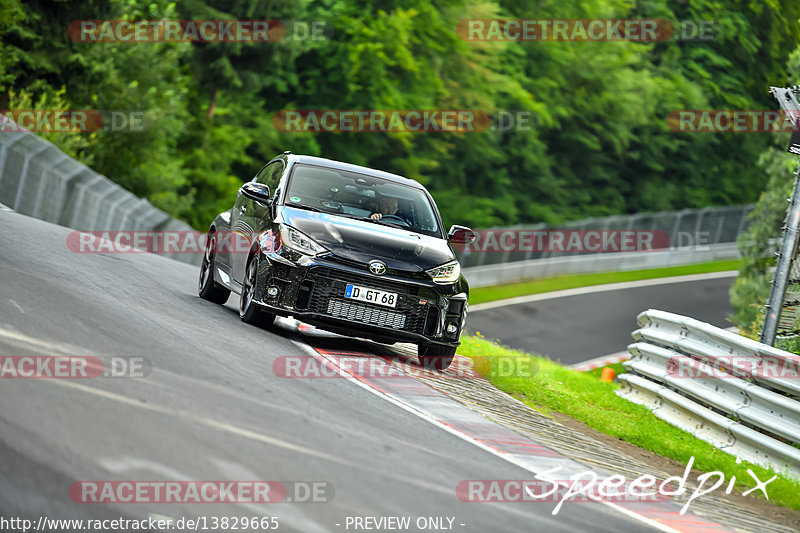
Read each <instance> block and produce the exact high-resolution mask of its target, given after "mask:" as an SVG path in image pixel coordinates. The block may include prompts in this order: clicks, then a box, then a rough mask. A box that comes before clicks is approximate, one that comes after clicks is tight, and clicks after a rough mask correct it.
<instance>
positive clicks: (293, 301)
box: [254, 253, 468, 346]
mask: <svg viewBox="0 0 800 533" xmlns="http://www.w3.org/2000/svg"><path fill="white" fill-rule="evenodd" d="M292 259H294V260H290V259H288V258H287V257H285V256H284V255H282V254H276V253H267V254H264V253H262V254H259V267H258V277H257V280H256V291H255V300H254V301H255V303H256V304H257V305H259V306H260V307H261V308H262V309H263V310H264V311H267V312H269V313H274V314H277V315H282V316H293V317H294V318H296V319H298V320H301V321H303V322H307V323H309V324H313V325H315V326H318V327H320V328H322V329H326V330H329V331H333V332H335V333H341V334H344V335H349V336H359V337H365V338H371V339H375V340H378V341H383V342H387V341H405V342H413V343H416V344H440V345H447V346H458V344H459V338H460V336H461V331H462V329H463V328H464V325H465V323H466V316H467V293H466V290H468V289H467V287H466V282H465V281H464V280H463V278H462V279H461V280H460V281H459V282H456V283H450V284H441V285H440V284H436V283H434V282H433V280H431V279H423V278H422V275H425V274H424V273H421V275H418V277H407V276H403V275H396V274H392V273H388V274H387V275H383V276H376V275H374V274H372V273H371V272H369V270H367V269H366V265H365V266H364V267H360V265H349V264H348V265H345V264H342V263H340V262H338V261H336V260H335V258H333V257H331V256H316V257H307V256H299V257H296V258H292ZM348 283H352V284H355V285H361V286H365V287H369V288H372V289H378V290H383V291H389V292H393V293H396V294H397V302H396V305H395V307H393V308H392V307H385V306H380V305H377V304H372V303H366V302H360V301H356V300H351V299H346V298H345V297H344V293H345V286H346V285H347V284H348ZM270 288H272V289H273V292H274V291H275V289H277V294H275V295H274V296H271V295H270V294H269V293H268V289H270ZM454 327H455V330H454V331H453V329H454ZM448 330H450V331H449V332H448Z"/></svg>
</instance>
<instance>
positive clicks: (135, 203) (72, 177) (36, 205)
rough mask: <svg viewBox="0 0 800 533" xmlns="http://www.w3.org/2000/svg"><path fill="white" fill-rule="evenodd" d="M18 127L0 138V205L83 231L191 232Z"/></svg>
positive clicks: (193, 258) (186, 257) (188, 258)
mask: <svg viewBox="0 0 800 533" xmlns="http://www.w3.org/2000/svg"><path fill="white" fill-rule="evenodd" d="M7 120H8V119H7ZM16 129H17V128H15V130H16ZM18 129H19V130H21V131H13V132H3V133H1V134H0V203H2V204H5V205H7V206H8V207H10V208H11V209H13V210H14V211H16V212H18V213H22V214H24V215H29V216H31V217H34V218H38V219H41V220H46V221H48V222H52V223H54V224H59V225H61V226H66V227H69V228H74V229H77V230H82V231H94V230H101V231H118V230H125V231H173V230H174V231H190V230H192V228H191V226H189V225H188V224H186V223H184V222H181V221H179V220H176V219H174V218H171V217H170V216H169V215H168V214H166V213H165V212H163V211H161V210H160V209H157V208H155V207H153V205H151V204H150V202H148V201H147V200H144V199H142V198H139V197H137V196H136V195H134V194H133V193H131V192H129V191H127V190H126V189H124V188H122V187H120V186H119V185H117V184H116V183H114V182H112V181H111V180H110V179H108V178H107V177H105V176H102V175H100V174H98V173H97V172H95V171H94V170H92V169H91V168H89V167H87V166H86V165H84V164H82V163H79V162H78V161H76V160H75V159H73V158H72V157H70V156H68V155H66V154H65V153H64V152H62V151H61V150H59V149H58V148H57V147H56V146H55V145H53V143H51V142H49V141H46V140H44V139H42V138H41V137H39V136H37V135H35V134H33V133H31V132H28V131H24V130H22V128H18ZM165 255H168V257H172V258H173V259H178V260H179V261H183V262H186V263H192V264H199V262H200V260H201V259H202V257H201V254H192V253H187V254H165Z"/></svg>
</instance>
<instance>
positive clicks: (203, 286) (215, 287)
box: [197, 231, 231, 304]
mask: <svg viewBox="0 0 800 533" xmlns="http://www.w3.org/2000/svg"><path fill="white" fill-rule="evenodd" d="M216 247H217V235H216V233H214V232H213V231H212V232H209V234H208V239H207V240H206V251H205V253H204V254H203V262H202V263H201V264H200V279H199V280H198V282H197V294H199V295H200V298H202V299H203V300H208V301H209V302H213V303H215V304H224V303H225V302H227V301H228V297H229V296H230V295H231V291H229V290H228V289H226V288H225V287H222V286H221V285H219V284H218V283H217V282H216V281H214V250H215V249H216Z"/></svg>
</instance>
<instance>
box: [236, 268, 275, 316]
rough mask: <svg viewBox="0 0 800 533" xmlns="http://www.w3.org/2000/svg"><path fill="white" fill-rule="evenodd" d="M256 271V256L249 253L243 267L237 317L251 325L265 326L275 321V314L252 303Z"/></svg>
mask: <svg viewBox="0 0 800 533" xmlns="http://www.w3.org/2000/svg"><path fill="white" fill-rule="evenodd" d="M257 271H258V258H257V257H256V256H254V255H251V256H250V257H249V258H248V259H247V266H246V267H245V269H244V273H245V274H244V280H243V282H242V292H241V294H239V318H241V319H242V320H243V321H245V322H247V323H248V324H250V325H252V326H256V327H259V328H267V327H269V326H271V325H272V323H273V322H275V315H273V314H271V313H266V312H264V311H262V310H261V309H259V307H258V306H257V305H256V304H254V303H253V295H254V293H255V282H256V274H257Z"/></svg>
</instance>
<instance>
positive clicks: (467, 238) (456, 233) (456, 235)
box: [447, 226, 478, 244]
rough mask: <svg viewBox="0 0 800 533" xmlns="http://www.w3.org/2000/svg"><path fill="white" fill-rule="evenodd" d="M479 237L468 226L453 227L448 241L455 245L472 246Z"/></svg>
mask: <svg viewBox="0 0 800 533" xmlns="http://www.w3.org/2000/svg"><path fill="white" fill-rule="evenodd" d="M477 237H478V236H477V235H475V232H474V231H472V230H471V229H469V228H468V227H466V226H451V227H450V231H449V232H448V233H447V240H448V241H450V242H451V243H453V244H472V243H473V242H475V239H476V238H477Z"/></svg>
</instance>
